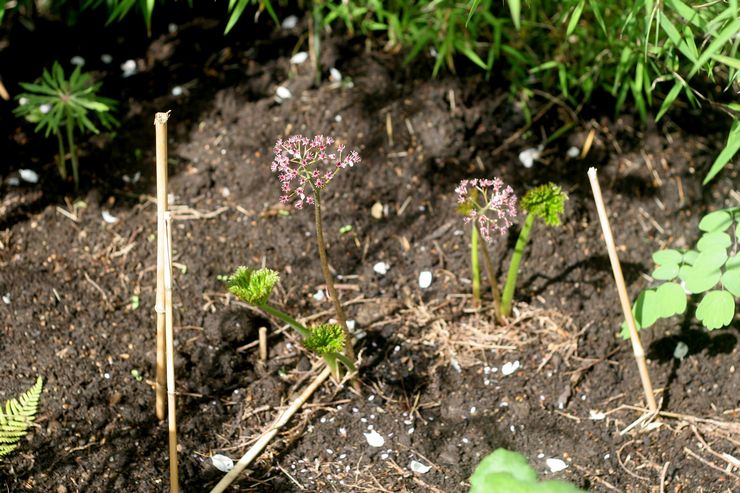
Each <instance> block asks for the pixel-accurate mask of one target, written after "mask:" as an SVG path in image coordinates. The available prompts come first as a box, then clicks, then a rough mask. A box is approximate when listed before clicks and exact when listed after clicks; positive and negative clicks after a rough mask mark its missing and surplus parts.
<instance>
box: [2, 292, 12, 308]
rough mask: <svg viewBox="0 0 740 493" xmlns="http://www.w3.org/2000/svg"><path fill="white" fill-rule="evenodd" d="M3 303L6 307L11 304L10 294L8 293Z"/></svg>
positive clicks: (4, 296)
mask: <svg viewBox="0 0 740 493" xmlns="http://www.w3.org/2000/svg"><path fill="white" fill-rule="evenodd" d="M3 303H5V304H6V305H9V304H10V293H6V294H4V295H3Z"/></svg>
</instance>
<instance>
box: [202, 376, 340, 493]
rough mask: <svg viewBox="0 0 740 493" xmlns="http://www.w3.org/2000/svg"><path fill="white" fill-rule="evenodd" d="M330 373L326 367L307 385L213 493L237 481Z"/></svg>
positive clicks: (221, 490) (220, 492)
mask: <svg viewBox="0 0 740 493" xmlns="http://www.w3.org/2000/svg"><path fill="white" fill-rule="evenodd" d="M329 375H331V370H329V368H328V367H326V368H324V371H322V372H321V373H320V374H319V376H317V377H316V378H315V379H314V381H313V382H311V385H309V386H308V387H306V389H305V390H304V391H303V392H301V395H299V396H298V398H297V399H296V400H294V401H293V403H292V404H291V405H290V407H289V408H288V409H286V410H285V411H284V412H283V414H281V415H280V417H278V418H277V419H276V420H275V421H274V422H273V423H272V425H270V427H269V428H268V429H267V430H266V431H265V432H264V433H262V436H260V437H259V439H258V440H257V442H256V443H255V444H254V445H252V447H251V448H250V449H249V450H247V453H246V454H244V455H243V456H242V458H241V459H239V462H237V463H236V465H234V469H232V470H231V471H229V472H228V473H226V475H225V476H224V477H223V478H222V479H221V481H219V482H218V484H217V485H216V486H215V487H214V488H213V489H212V490H211V493H223V492H224V491H226V488H228V487H229V485H230V484H231V483H233V482H234V481H236V478H238V477H239V474H241V473H242V471H243V470H244V469H246V467H247V466H248V465H249V464H250V463H251V462H252V461H253V460H254V459H255V458H256V457H257V456H259V454H260V453H261V452H262V450H263V449H264V448H265V447H266V446H267V444H268V443H270V440H272V439H273V438H274V437H275V435H277V434H278V431H280V428H282V427H283V426H285V424H286V423H287V422H288V421H289V420H290V418H291V417H292V416H293V415H294V414H295V413H296V412H297V411H298V409H300V407H301V406H302V405H303V404H304V403H305V402H306V401H307V400H308V398H309V397H311V394H313V393H314V392H315V391H316V389H318V388H319V387H320V386H321V384H322V383H324V381H325V380H326V379H327V378H329Z"/></svg>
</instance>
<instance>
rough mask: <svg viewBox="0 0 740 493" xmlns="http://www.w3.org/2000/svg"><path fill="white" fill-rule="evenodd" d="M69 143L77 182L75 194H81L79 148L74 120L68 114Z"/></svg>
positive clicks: (74, 177) (73, 171) (73, 176)
mask: <svg viewBox="0 0 740 493" xmlns="http://www.w3.org/2000/svg"><path fill="white" fill-rule="evenodd" d="M66 126H67V142H68V143H69V155H70V159H71V160H72V178H73V179H74V181H75V192H79V189H80V176H79V172H78V165H79V161H78V158H77V146H75V139H74V129H75V127H74V121H73V120H72V115H70V114H69V113H67V125H66ZM62 161H64V156H62Z"/></svg>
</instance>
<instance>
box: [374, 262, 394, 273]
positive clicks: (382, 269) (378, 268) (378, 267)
mask: <svg viewBox="0 0 740 493" xmlns="http://www.w3.org/2000/svg"><path fill="white" fill-rule="evenodd" d="M390 267H391V266H390V265H388V263H387V262H378V263H377V264H375V265H373V270H374V271H375V273H376V274H380V275H381V276H384V275H385V274H386V273H387V272H388V269H390Z"/></svg>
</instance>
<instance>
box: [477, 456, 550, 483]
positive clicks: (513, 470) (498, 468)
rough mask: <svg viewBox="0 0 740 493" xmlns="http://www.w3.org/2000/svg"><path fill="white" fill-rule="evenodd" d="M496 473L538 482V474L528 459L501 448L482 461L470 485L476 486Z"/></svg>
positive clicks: (519, 479)
mask: <svg viewBox="0 0 740 493" xmlns="http://www.w3.org/2000/svg"><path fill="white" fill-rule="evenodd" d="M496 473H508V474H510V475H511V477H512V478H514V479H516V480H518V481H528V482H534V481H537V472H536V471H535V470H534V469H532V467H531V466H530V465H529V464H528V463H527V459H526V457H524V456H523V455H522V454H519V453H517V452H511V451H509V450H506V449H503V448H499V449H496V450H494V451H493V452H492V453H491V454H489V455H487V456H486V457H485V458H484V459H483V460H482V461H480V463H479V464H478V467H476V468H475V472H473V475H472V476H471V477H470V484H471V485H473V486H474V485H476V484H477V483H478V482H479V481H480V480H481V479H482V478H483V477H485V476H488V475H489V474H496Z"/></svg>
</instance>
